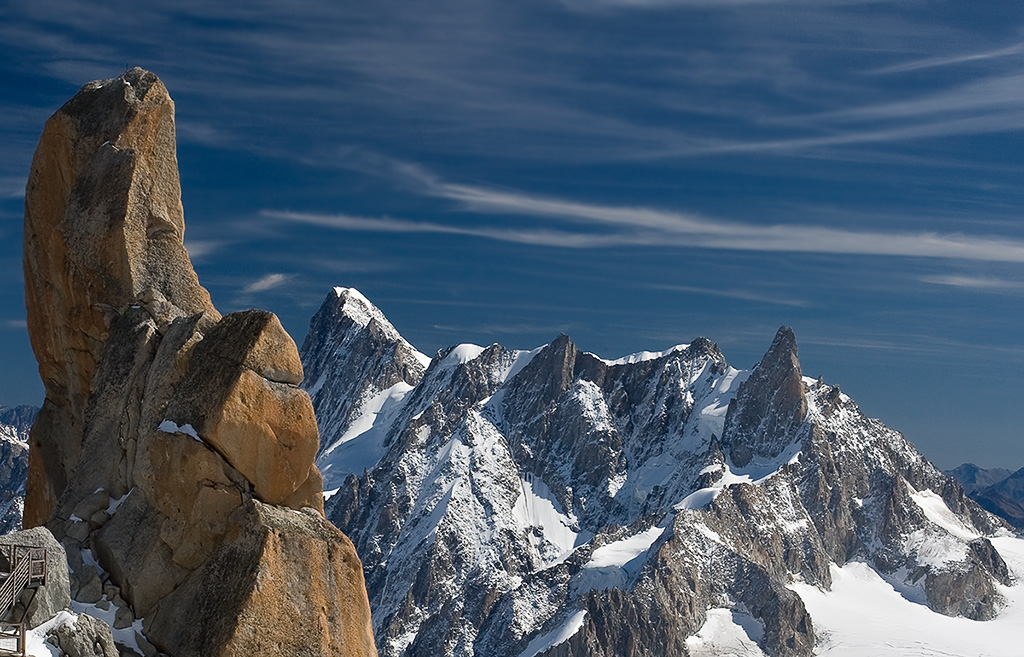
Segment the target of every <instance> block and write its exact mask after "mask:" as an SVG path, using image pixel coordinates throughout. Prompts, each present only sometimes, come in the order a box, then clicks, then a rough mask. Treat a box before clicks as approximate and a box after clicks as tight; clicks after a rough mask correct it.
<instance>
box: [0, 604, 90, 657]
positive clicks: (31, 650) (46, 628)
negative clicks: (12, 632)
mask: <svg viewBox="0 0 1024 657" xmlns="http://www.w3.org/2000/svg"><path fill="white" fill-rule="evenodd" d="M77 618H78V617H77V616H75V614H72V613H71V612H70V611H61V612H58V613H57V615H56V616H54V617H53V618H51V619H50V620H48V621H46V622H45V623H43V624H42V625H40V626H39V627H37V628H35V629H33V630H28V631H27V632H25V644H26V645H25V654H26V655H27V656H28V657H59V656H60V654H61V651H60V648H57V647H56V646H53V645H51V644H49V643H47V642H46V635H47V633H48V632H51V631H54V630H56V629H57V628H58V627H62V626H64V625H71V626H74V624H75V620H77ZM2 647H4V648H10V649H13V647H14V646H2Z"/></svg>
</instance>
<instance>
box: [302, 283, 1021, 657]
mask: <svg viewBox="0 0 1024 657" xmlns="http://www.w3.org/2000/svg"><path fill="white" fill-rule="evenodd" d="M345 296H346V298H348V299H352V298H357V293H355V292H353V291H346V292H345ZM358 298H362V297H361V296H359V297H358ZM348 303H349V302H348V301H344V303H342V300H341V298H340V296H339V293H338V292H335V293H332V294H328V298H327V300H326V301H325V303H324V306H323V307H322V308H321V309H320V311H319V312H318V313H317V316H316V318H315V319H314V321H313V322H312V323H311V325H310V333H309V335H308V336H307V337H306V340H305V342H304V348H303V351H302V357H303V362H305V363H316V367H317V369H318V372H319V374H318V376H317V377H316V379H315V380H310V381H308V382H307V384H304V385H309V386H310V390H311V392H312V393H313V394H314V406H315V407H316V409H317V412H318V413H322V412H331V409H338V408H344V409H346V410H345V413H344V417H346V418H348V419H347V420H345V421H342V420H338V422H336V423H335V424H334V425H332V426H333V428H332V433H331V438H330V439H329V440H327V441H325V443H324V446H323V449H322V451H321V455H320V457H319V461H318V463H319V464H320V466H321V467H322V468H323V469H324V471H325V472H326V473H327V476H328V477H329V478H330V479H331V480H332V481H333V482H335V483H333V484H332V485H331V486H329V488H331V489H332V490H333V489H334V488H337V489H338V490H337V492H335V493H334V494H333V495H332V496H331V497H330V498H329V499H328V501H327V503H326V510H327V515H328V517H329V518H331V519H332V520H333V521H334V522H335V523H337V524H338V526H339V527H341V528H342V529H343V530H344V531H346V532H347V533H348V534H349V536H351V537H352V539H353V541H354V543H355V544H356V548H357V550H358V551H359V553H360V555H361V556H362V557H363V563H364V566H365V573H366V581H367V588H368V591H369V596H370V603H371V609H372V611H373V615H374V630H375V633H376V636H377V643H378V648H379V650H380V651H381V654H383V655H388V656H389V657H402V656H404V657H412V656H414V655H429V654H449V655H460V656H468V655H480V656H483V655H486V656H488V657H492V656H493V657H534V656H535V655H544V656H554V655H558V656H560V657H570V656H571V657H597V656H601V657H612V656H620V655H650V656H652V657H653V656H656V655H657V656H664V655H686V654H692V653H694V652H695V651H696V652H698V653H699V650H700V648H701V646H702V645H704V646H705V647H708V646H709V645H710V648H709V650H711V652H709V653H705V654H721V652H722V651H726V650H729V649H732V646H731V644H730V645H721V646H717V647H715V646H714V645H711V644H702V643H701V642H702V641H704V639H701V638H700V637H701V636H704V635H703V634H700V633H701V630H702V628H705V627H706V626H710V625H709V624H711V625H713V624H714V623H715V622H720V620H719V619H721V618H722V613H726V616H727V617H729V618H738V619H741V622H742V624H743V628H740V627H739V626H737V625H734V624H732V621H730V626H731V627H733V628H734V631H736V632H740V633H741V634H743V640H744V641H747V642H748V643H749V645H751V646H753V648H752V650H753V651H755V652H751V653H750V654H757V652H756V651H760V652H763V653H767V654H769V655H776V656H782V655H785V656H789V655H794V656H795V655H801V656H804V655H810V654H812V652H813V651H814V649H815V645H816V641H817V640H818V639H819V638H820V637H819V635H818V633H817V632H816V631H815V619H814V618H813V617H812V614H811V613H810V612H809V611H808V608H807V607H806V606H805V604H804V600H803V598H802V597H801V596H800V595H799V594H798V593H797V592H795V590H794V588H793V587H794V585H795V584H797V583H799V584H800V585H802V586H810V587H811V588H814V589H815V590H819V589H820V590H823V591H827V590H829V589H830V587H831V586H832V573H833V569H834V568H836V567H838V566H842V565H844V564H848V563H852V562H865V563H867V564H869V566H870V568H871V569H872V570H873V572H875V573H877V574H879V576H880V577H883V578H886V579H887V581H892V582H895V583H896V584H897V585H898V586H899V587H900V590H902V591H904V592H905V594H906V595H907V596H909V597H910V599H913V600H914V601H916V602H920V603H922V604H925V605H927V606H928V607H930V608H931V609H932V610H934V611H935V612H937V614H945V615H949V616H963V617H967V618H972V619H978V620H983V619H987V618H991V617H992V616H993V615H995V614H997V613H998V612H999V608H1000V603H1001V601H1002V594H1001V593H1000V586H1001V585H1003V584H1007V583H1008V582H1009V581H1010V573H1009V571H1008V568H1007V565H1006V563H1004V561H1003V559H1002V556H1001V555H1000V554H999V552H998V551H997V550H996V549H994V547H993V543H992V542H991V541H990V540H989V538H990V537H993V536H996V535H1001V534H1004V533H1005V532H1006V531H1007V530H1006V527H1005V525H1004V524H1003V523H1001V522H1000V521H999V520H998V519H995V518H993V517H992V516H990V515H989V514H988V513H986V512H984V511H983V510H982V509H980V508H979V507H978V506H977V505H976V504H975V503H973V502H972V501H970V500H968V499H967V498H966V497H965V496H964V493H963V490H962V489H961V488H960V487H959V486H958V485H957V484H956V483H955V482H953V481H952V480H950V479H949V478H947V477H946V476H944V475H943V474H942V473H940V472H939V471H937V470H936V469H935V468H934V467H932V465H931V464H929V463H928V462H927V461H926V460H925V459H924V458H923V457H922V456H921V455H920V454H919V453H918V452H917V451H916V450H915V449H914V448H913V446H912V445H910V443H908V442H907V441H906V440H905V439H904V438H903V437H902V436H901V435H900V434H899V433H897V432H896V431H893V430H891V429H889V428H887V427H885V426H884V425H882V424H881V423H880V422H878V421H876V420H871V419H868V418H867V417H865V416H864V415H863V414H862V413H861V411H860V410H859V409H858V407H857V406H856V404H855V403H854V402H853V400H852V399H850V398H849V397H848V396H847V395H845V394H843V393H842V392H841V391H840V390H839V388H838V387H836V386H830V385H826V384H825V383H823V382H821V381H815V380H813V379H809V378H806V377H804V376H803V373H802V371H801V367H800V362H799V358H798V348H797V342H796V337H795V336H794V334H793V331H792V330H790V329H788V328H785V327H783V328H782V329H780V330H779V332H778V334H777V335H776V336H775V339H774V340H773V342H772V344H771V346H770V347H769V349H768V350H767V352H766V353H765V356H764V357H763V358H762V359H761V361H760V363H759V364H758V365H756V366H755V367H754V368H752V369H751V370H750V371H741V370H737V369H735V368H733V367H731V366H730V365H729V364H728V363H727V361H726V359H725V357H724V355H723V354H722V353H721V352H720V351H719V349H718V348H717V346H716V345H714V344H713V343H711V342H710V341H708V340H706V339H703V338H698V339H696V340H694V341H693V342H692V343H690V344H688V345H680V346H678V347H675V348H672V349H670V350H668V351H665V352H659V353H651V352H642V353H639V354H634V355H632V356H628V357H624V358H620V359H616V360H605V359H602V358H599V357H597V356H595V355H593V354H589V353H586V352H584V351H582V350H580V349H579V348H578V347H577V346H576V345H575V344H574V343H573V341H572V340H571V339H569V338H568V337H567V336H564V335H563V336H558V337H557V338H556V339H555V340H553V341H552V342H551V343H550V344H548V345H545V346H543V347H541V348H538V349H535V350H533V351H515V350H511V349H507V348H505V347H502V346H500V345H491V346H489V347H479V346H474V345H468V344H463V345H457V346H455V347H451V348H448V349H445V350H442V351H440V352H439V353H437V354H436V355H435V356H434V357H433V359H431V361H430V364H429V366H428V367H427V368H426V370H425V371H424V372H423V373H422V375H417V376H416V377H412V378H409V379H399V378H398V377H397V376H394V375H387V376H385V375H384V374H382V373H389V372H390V373H397V372H401V371H403V370H409V369H410V367H411V365H410V359H409V357H408V349H407V348H405V347H404V345H405V344H406V343H405V341H404V340H402V339H401V337H400V336H398V335H397V332H395V333H392V332H391V331H390V330H389V331H388V333H387V334H386V340H382V338H381V337H380V336H381V335H382V334H381V333H377V334H376V335H374V334H373V333H372V332H370V331H366V330H355V329H354V328H353V326H354V325H355V324H358V323H357V322H354V320H353V318H352V317H350V316H349V315H348V314H347V313H346V310H345V307H346V306H347V305H348ZM366 303H367V304H368V303H369V302H366ZM359 313H360V315H361V316H364V317H370V316H373V317H374V318H375V322H376V323H377V324H378V325H381V326H383V325H385V323H386V320H384V319H382V318H383V315H381V314H380V311H379V310H378V309H376V308H372V307H365V304H362V305H361V306H360V310H359ZM367 323H368V322H366V321H364V322H363V324H367ZM386 326H388V327H390V324H386ZM399 345H402V348H401V349H399ZM389 354H394V356H393V359H394V360H393V361H392V362H390V363H389V362H388V361H387V357H388V355H389ZM332 362H338V363H344V364H345V365H344V367H339V368H337V369H332V367H331V363H332ZM378 381H380V382H379V383H378ZM328 383H329V384H330V386H331V390H332V391H333V394H325V393H324V388H325V386H327V385H328ZM366 390H369V391H371V392H370V393H369V394H367V393H365V392H362V391H366ZM380 391H387V395H382V394H380ZM336 417H338V418H340V417H341V415H340V414H338V415H336ZM715 650H717V651H718V652H717V653H716V652H715Z"/></svg>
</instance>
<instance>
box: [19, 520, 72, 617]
mask: <svg viewBox="0 0 1024 657" xmlns="http://www.w3.org/2000/svg"><path fill="white" fill-rule="evenodd" d="M2 542H3V543H6V544H8V545H25V546H31V547H42V548H46V585H45V586H41V587H39V588H38V589H35V590H34V591H25V592H24V593H23V594H22V596H21V599H20V601H19V603H18V605H17V607H16V608H15V611H14V617H15V618H24V622H25V624H26V627H28V628H29V629H32V628H35V627H38V626H39V625H41V624H43V623H45V622H46V621H48V620H50V619H51V618H53V617H54V616H55V615H56V614H57V612H59V611H61V610H62V609H67V608H68V607H69V606H70V605H71V585H70V579H69V574H68V561H67V557H66V555H65V552H64V547H63V546H62V545H61V544H60V543H58V542H57V539H55V538H54V537H53V534H51V533H50V532H49V530H47V529H46V528H45V527H34V528H32V529H26V530H23V531H19V532H14V533H12V534H7V535H6V536H4V537H3V541H2Z"/></svg>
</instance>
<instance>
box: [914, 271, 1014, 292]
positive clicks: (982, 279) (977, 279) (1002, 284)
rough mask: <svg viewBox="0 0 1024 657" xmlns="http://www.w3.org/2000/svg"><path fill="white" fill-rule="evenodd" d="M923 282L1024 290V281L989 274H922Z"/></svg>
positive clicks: (992, 289) (953, 285) (993, 289)
mask: <svg viewBox="0 0 1024 657" xmlns="http://www.w3.org/2000/svg"><path fill="white" fill-rule="evenodd" d="M918 280H919V281H921V282H923V283H931V284H933V285H943V286H946V287H958V288H966V289H970V290H981V291H989V292H1013V291H1019V290H1024V282H1021V281H1012V280H1007V279H1005V278H994V277H989V276H962V275H957V274H948V275H937V276H922V277H920V278H918Z"/></svg>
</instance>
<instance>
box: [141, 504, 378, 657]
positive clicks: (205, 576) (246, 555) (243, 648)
mask: <svg viewBox="0 0 1024 657" xmlns="http://www.w3.org/2000/svg"><path fill="white" fill-rule="evenodd" d="M296 573H308V574H309V576H308V577H296ZM364 591H365V589H364V584H363V572H362V564H361V563H360V562H359V559H358V558H357V557H356V554H355V550H354V548H353V547H352V543H351V542H350V541H349V540H348V539H347V538H346V537H345V536H344V535H343V534H341V533H339V532H337V531H334V530H333V527H330V526H329V525H325V524H324V523H323V519H322V517H321V516H320V515H319V514H318V513H315V512H314V511H313V510H311V509H307V510H305V511H303V512H302V513H297V512H294V511H289V510H285V509H281V508H279V507H273V506H269V505H266V504H262V503H260V502H257V501H255V500H250V501H249V502H248V503H247V504H246V505H245V506H244V507H242V508H240V509H238V510H237V511H236V516H235V518H233V523H232V529H231V532H230V534H229V535H228V536H227V537H226V538H225V540H224V541H223V542H222V543H221V545H220V546H219V547H218V548H217V551H216V552H215V553H214V554H213V556H212V557H211V558H210V559H209V560H208V561H207V562H206V563H205V564H204V565H203V567H202V568H200V569H198V570H196V571H195V572H194V573H192V575H191V576H190V577H189V579H188V580H186V582H185V583H184V584H183V585H182V586H181V587H179V588H178V589H177V590H176V591H175V592H174V593H172V594H171V595H170V596H168V597H167V598H166V599H165V601H164V603H163V604H166V605H168V606H169V608H170V609H171V610H172V611H171V612H170V613H166V614H159V615H157V616H156V617H155V618H154V620H153V622H152V623H151V624H150V626H149V628H148V632H147V634H148V636H149V638H150V639H151V640H152V641H154V642H155V643H157V644H159V645H162V646H165V649H166V650H168V651H169V652H171V653H172V654H174V655H179V656H181V657H186V656H192V655H194V656H196V657H202V656H205V655H266V656H267V657H291V656H292V655H305V654H311V655H312V654H319V655H332V656H336V657H356V656H360V655H368V654H373V653H374V646H373V634H372V627H371V625H370V614H369V609H368V608H367V606H366V605H365V593H364ZM297 603H299V604H302V605H303V606H304V609H303V611H304V612H305V613H301V614H294V613H293V612H291V611H290V610H289V609H288V607H289V606H292V605H295V604H297ZM284 618H287V619H289V621H290V622H288V623H286V624H285V623H280V622H269V623H268V620H270V619H284Z"/></svg>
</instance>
